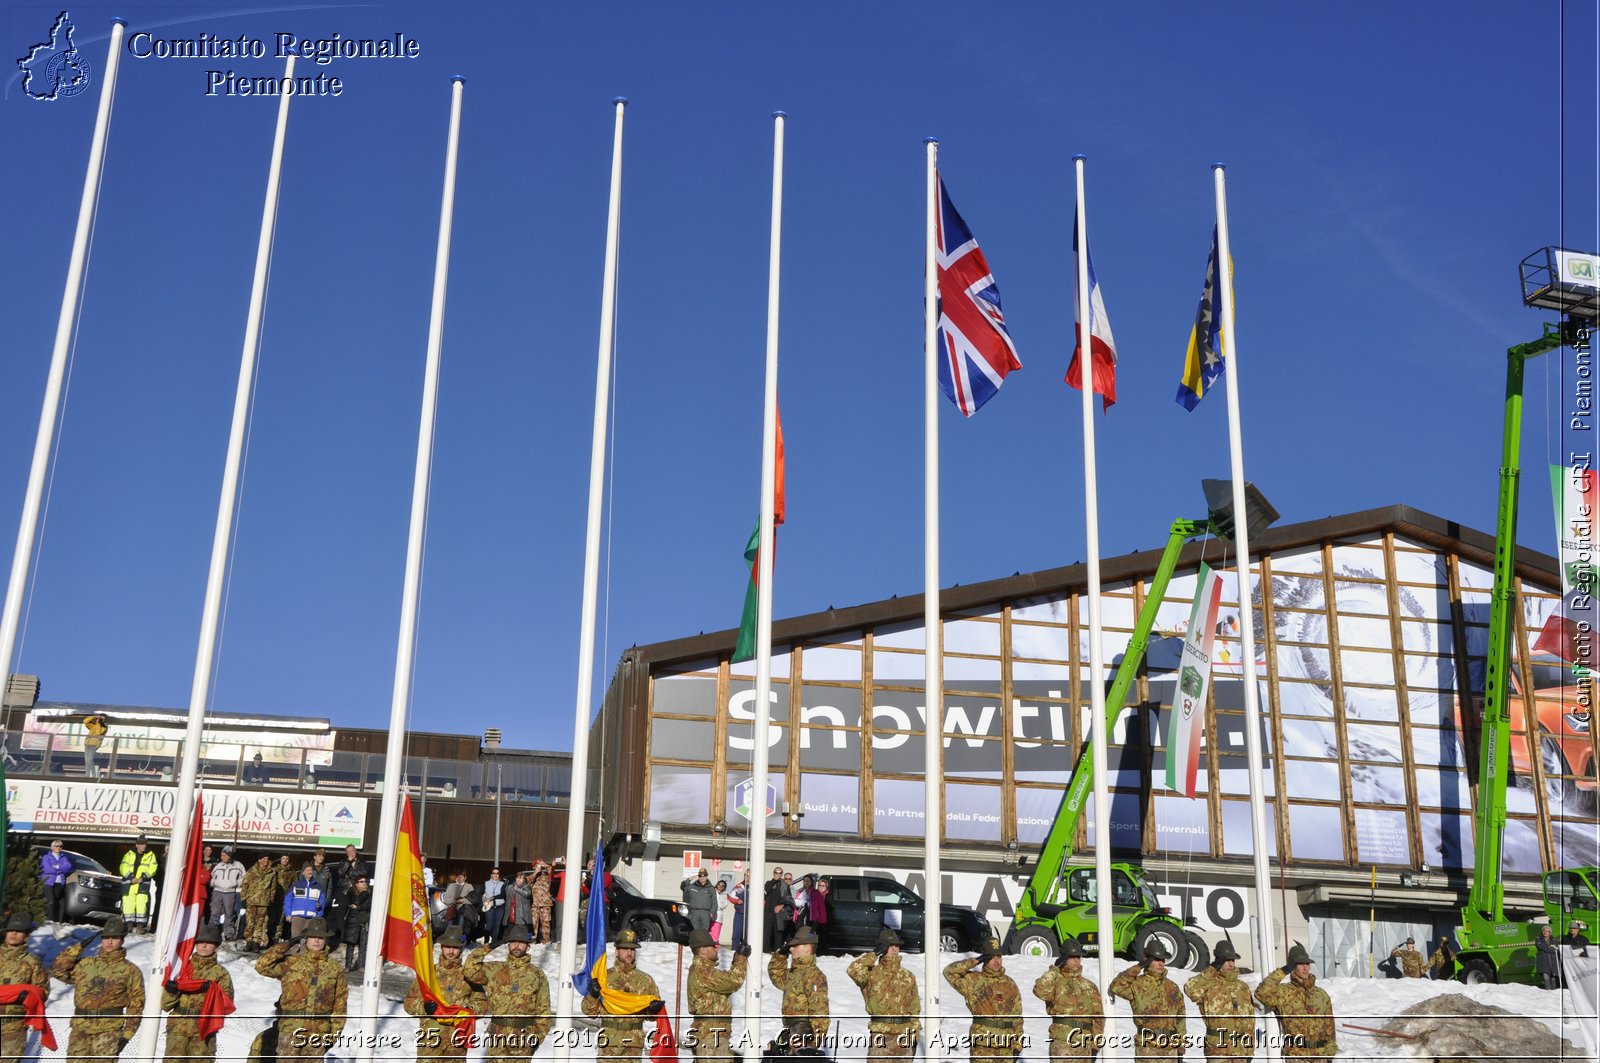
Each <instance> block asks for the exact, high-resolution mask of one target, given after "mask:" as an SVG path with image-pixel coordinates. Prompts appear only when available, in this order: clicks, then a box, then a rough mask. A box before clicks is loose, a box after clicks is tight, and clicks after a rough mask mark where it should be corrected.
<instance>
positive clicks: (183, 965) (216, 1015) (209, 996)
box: [164, 790, 234, 1037]
mask: <svg viewBox="0 0 1600 1063" xmlns="http://www.w3.org/2000/svg"><path fill="white" fill-rule="evenodd" d="M204 805H205V795H204V794H202V793H201V792H199V791H198V790H197V791H195V795H194V822H193V823H192V824H190V825H189V845H188V847H187V849H186V850H185V852H184V858H183V884H182V885H181V886H180V887H179V889H178V913H177V920H176V921H175V922H174V924H173V927H172V937H171V938H170V940H169V942H168V945H167V976H166V978H165V979H164V981H167V982H177V983H178V991H179V992H180V993H204V994H205V999H204V1000H203V1001H202V1002H201V1007H200V1017H199V1019H197V1020H196V1022H195V1026H196V1028H197V1029H198V1030H199V1031H200V1036H201V1037H210V1036H211V1035H212V1034H214V1033H216V1032H217V1031H218V1030H220V1029H222V1021H223V1019H224V1018H226V1017H227V1016H228V1015H230V1014H232V1012H233V1010H234V1004H233V998H232V997H230V996H228V994H227V993H225V992H223V990H222V987H221V986H220V985H218V984H217V983H216V982H212V981H208V980H206V979H204V978H196V977H195V976H194V969H193V966H192V965H191V964H190V962H189V958H190V956H192V955H193V954H194V938H195V934H196V933H198V932H199V930H200V924H201V923H203V922H205V921H206V884H207V882H209V881H210V876H209V874H208V873H207V871H206V865H205V856H204V853H203V851H202V850H203V845H204V841H205V837H204V836H205V821H206V819H205V809H204Z"/></svg>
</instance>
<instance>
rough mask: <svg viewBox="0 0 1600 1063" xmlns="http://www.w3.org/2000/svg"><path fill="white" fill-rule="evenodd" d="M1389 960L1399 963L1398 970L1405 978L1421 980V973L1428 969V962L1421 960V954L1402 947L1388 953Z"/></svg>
mask: <svg viewBox="0 0 1600 1063" xmlns="http://www.w3.org/2000/svg"><path fill="white" fill-rule="evenodd" d="M1389 956H1390V958H1391V959H1396V960H1399V961H1400V970H1401V971H1402V972H1404V974H1405V976H1406V977H1407V978H1421V977H1422V973H1423V972H1424V971H1426V970H1427V969H1428V961H1427V960H1425V959H1423V958H1422V953H1420V952H1418V951H1417V950H1416V949H1408V948H1406V947H1405V946H1404V945H1401V946H1400V947H1399V948H1397V949H1395V950H1394V951H1393V952H1391V953H1389Z"/></svg>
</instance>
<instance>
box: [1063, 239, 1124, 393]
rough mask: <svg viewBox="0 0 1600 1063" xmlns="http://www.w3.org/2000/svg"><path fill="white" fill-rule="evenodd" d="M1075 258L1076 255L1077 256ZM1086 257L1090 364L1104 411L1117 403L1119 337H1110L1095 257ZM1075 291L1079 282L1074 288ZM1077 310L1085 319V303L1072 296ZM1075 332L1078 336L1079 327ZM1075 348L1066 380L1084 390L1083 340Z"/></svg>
mask: <svg viewBox="0 0 1600 1063" xmlns="http://www.w3.org/2000/svg"><path fill="white" fill-rule="evenodd" d="M1072 249H1073V251H1077V249H1078V227H1077V224H1076V223H1074V224H1073V227H1072ZM1074 261H1076V256H1074ZM1084 261H1086V262H1088V263H1089V364H1090V367H1091V368H1090V374H1091V375H1090V380H1091V381H1092V382H1093V384H1094V391H1095V394H1097V395H1099V396H1100V412H1102V413H1104V412H1105V411H1106V410H1109V409H1110V408H1111V407H1113V406H1115V405H1116V404H1117V341H1116V340H1114V339H1112V338H1111V319H1110V318H1109V317H1107V316H1106V304H1105V300H1104V299H1103V298H1101V296H1100V280H1099V278H1097V277H1096V276H1095V275H1094V259H1093V258H1092V257H1090V256H1089V253H1088V252H1087V251H1085V252H1084ZM1072 290H1073V291H1074V292H1076V291H1077V290H1078V289H1077V286H1076V285H1074V286H1073V289H1072ZM1073 303H1074V306H1075V308H1076V310H1077V314H1076V317H1075V320H1078V321H1082V320H1083V307H1081V306H1076V303H1077V299H1076V298H1074V300H1073ZM1072 335H1073V336H1074V337H1078V336H1079V332H1078V330H1077V329H1073V331H1072ZM1074 342H1075V343H1076V344H1077V345H1076V346H1074V347H1073V349H1072V362H1071V364H1069V365H1068V366H1067V383H1068V384H1070V385H1072V386H1073V387H1075V388H1077V389H1078V390H1079V391H1082V390H1083V346H1082V343H1081V342H1078V341H1077V340H1074Z"/></svg>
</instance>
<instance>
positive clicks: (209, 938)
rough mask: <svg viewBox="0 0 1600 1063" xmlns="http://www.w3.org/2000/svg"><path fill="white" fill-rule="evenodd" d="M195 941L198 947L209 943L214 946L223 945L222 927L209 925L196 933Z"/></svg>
mask: <svg viewBox="0 0 1600 1063" xmlns="http://www.w3.org/2000/svg"><path fill="white" fill-rule="evenodd" d="M194 941H195V944H197V945H201V944H205V943H207V942H209V943H210V944H212V945H220V944H222V925H221V924H220V923H207V924H206V925H205V926H203V927H201V928H200V929H199V930H196V931H195V934H194Z"/></svg>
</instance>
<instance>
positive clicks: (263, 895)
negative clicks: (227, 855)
mask: <svg viewBox="0 0 1600 1063" xmlns="http://www.w3.org/2000/svg"><path fill="white" fill-rule="evenodd" d="M277 892H278V875H277V873H276V872H275V871H274V870H273V869H272V865H271V864H268V865H267V866H266V867H252V868H251V869H250V870H249V871H246V872H245V873H244V885H242V886H241V887H240V888H239V897H240V899H241V900H243V901H244V903H245V904H247V905H270V904H271V903H272V899H273V897H275V896H276V895H277Z"/></svg>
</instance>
